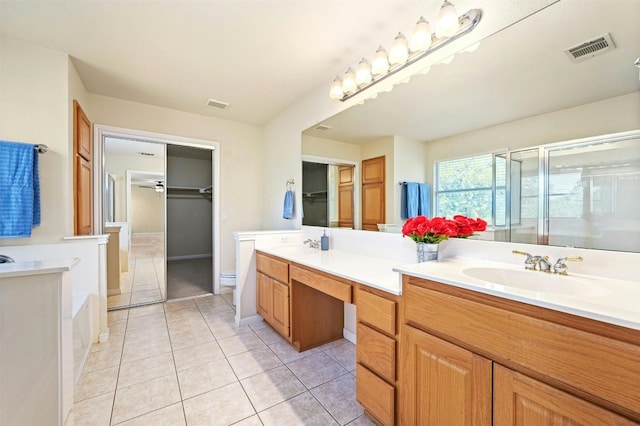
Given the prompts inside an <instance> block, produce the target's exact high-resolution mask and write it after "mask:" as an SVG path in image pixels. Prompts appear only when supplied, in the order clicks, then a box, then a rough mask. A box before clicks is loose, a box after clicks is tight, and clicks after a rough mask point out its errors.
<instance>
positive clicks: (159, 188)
mask: <svg viewBox="0 0 640 426" xmlns="http://www.w3.org/2000/svg"><path fill="white" fill-rule="evenodd" d="M153 182H155V185H138V186H139V187H140V188H148V189H154V190H155V191H156V192H164V182H163V181H161V180H156V181H153Z"/></svg>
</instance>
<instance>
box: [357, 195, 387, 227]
mask: <svg viewBox="0 0 640 426" xmlns="http://www.w3.org/2000/svg"><path fill="white" fill-rule="evenodd" d="M379 223H385V198H384V183H370V184H367V185H362V229H365V230H369V231H377V230H378V224H379Z"/></svg>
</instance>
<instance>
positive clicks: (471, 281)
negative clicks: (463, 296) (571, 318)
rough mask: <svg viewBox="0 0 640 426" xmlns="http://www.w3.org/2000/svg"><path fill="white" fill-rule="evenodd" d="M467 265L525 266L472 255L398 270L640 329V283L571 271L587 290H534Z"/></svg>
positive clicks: (508, 268)
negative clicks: (482, 275) (486, 276)
mask: <svg viewBox="0 0 640 426" xmlns="http://www.w3.org/2000/svg"><path fill="white" fill-rule="evenodd" d="M467 268H499V269H503V270H505V271H518V272H519V271H524V266H514V265H510V264H506V263H501V262H491V261H487V260H478V259H472V258H449V259H447V260H445V261H441V262H425V263H418V264H414V265H405V266H400V267H395V269H394V270H395V271H397V272H399V273H401V274H405V275H411V276H414V277H418V278H425V279H429V280H433V281H438V282H441V283H445V284H450V285H453V286H456V287H460V288H465V289H469V290H473V291H477V292H480V293H486V294H490V295H494V296H498V297H502V298H505V299H510V300H515V301H519V302H524V303H527V304H530V305H535V306H541V307H545V308H550V309H553V310H556V311H560V312H566V313H570V314H574V315H578V316H581V317H586V318H591V319H595V320H598V321H602V322H606V323H610V324H615V325H620V326H623V327H628V328H632V329H636V330H640V282H634V281H624V280H617V279H610V278H606V277H596V276H591V275H581V274H574V273H571V271H569V276H568V277H566V278H569V279H570V280H575V281H574V282H575V283H577V285H578V286H580V285H584V287H585V288H586V291H585V292H580V294H575V295H572V294H558V293H555V292H553V291H550V292H544V291H532V290H526V289H522V288H517V287H510V286H507V285H500V284H494V283H491V282H487V281H483V280H481V279H478V278H474V277H471V276H469V275H467V274H465V273H464V272H463V271H464V270H465V269H467ZM569 268H571V265H569ZM524 272H525V273H527V274H536V275H535V277H536V279H538V277H539V280H540V282H541V283H542V285H544V284H545V283H544V280H545V279H554V280H558V279H560V280H562V279H564V278H565V277H561V276H557V275H550V276H547V275H546V274H545V273H544V272H539V271H524ZM585 293H586V294H585ZM589 293H591V294H589Z"/></svg>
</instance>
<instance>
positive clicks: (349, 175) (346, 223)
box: [338, 166, 355, 228]
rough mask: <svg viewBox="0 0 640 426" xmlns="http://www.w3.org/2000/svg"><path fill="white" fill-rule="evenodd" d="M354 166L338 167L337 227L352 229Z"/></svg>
mask: <svg viewBox="0 0 640 426" xmlns="http://www.w3.org/2000/svg"><path fill="white" fill-rule="evenodd" d="M354 169H355V167H354V166H340V167H338V176H339V181H338V226H340V227H349V228H353V226H354V223H353V203H354V200H353V195H354V191H353V171H354Z"/></svg>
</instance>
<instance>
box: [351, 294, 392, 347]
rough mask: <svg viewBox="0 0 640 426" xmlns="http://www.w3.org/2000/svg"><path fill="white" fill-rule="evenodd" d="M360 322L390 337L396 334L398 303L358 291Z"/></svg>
mask: <svg viewBox="0 0 640 426" xmlns="http://www.w3.org/2000/svg"><path fill="white" fill-rule="evenodd" d="M356 306H357V308H356V309H357V313H358V321H359V322H363V323H366V324H368V325H370V326H373V327H375V328H377V329H379V330H380V331H383V332H385V333H388V334H389V335H390V336H395V334H396V302H394V301H392V300H388V299H385V298H384V297H380V296H377V295H375V294H373V293H369V292H367V291H363V290H358V297H357V300H356Z"/></svg>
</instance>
